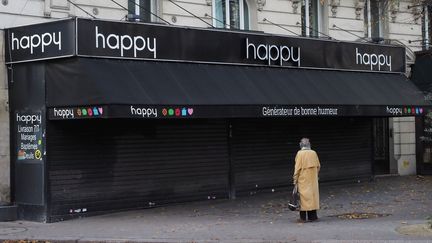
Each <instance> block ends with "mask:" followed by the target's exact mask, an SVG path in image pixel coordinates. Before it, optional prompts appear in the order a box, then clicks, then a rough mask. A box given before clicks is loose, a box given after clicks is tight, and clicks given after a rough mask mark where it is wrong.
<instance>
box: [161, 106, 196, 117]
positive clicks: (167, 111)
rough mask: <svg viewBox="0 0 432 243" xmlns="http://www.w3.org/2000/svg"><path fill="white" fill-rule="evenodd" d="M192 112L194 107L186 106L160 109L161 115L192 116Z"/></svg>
mask: <svg viewBox="0 0 432 243" xmlns="http://www.w3.org/2000/svg"><path fill="white" fill-rule="evenodd" d="M193 113H194V109H193V108H187V107H181V108H180V107H179V108H163V109H162V115H163V116H176V117H187V116H192V114H193Z"/></svg>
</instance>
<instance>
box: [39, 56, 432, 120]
mask: <svg viewBox="0 0 432 243" xmlns="http://www.w3.org/2000/svg"><path fill="white" fill-rule="evenodd" d="M46 85H47V106H48V107H51V108H54V107H80V106H89V107H90V106H97V105H100V106H104V107H106V106H113V107H114V106H116V107H121V106H122V105H123V106H131V105H136V106H147V108H157V109H164V107H165V106H167V109H168V106H173V107H174V106H178V107H179V108H187V107H194V106H195V107H206V109H208V108H213V109H215V110H224V109H225V110H227V109H229V110H230V114H232V113H236V111H234V110H233V109H235V110H237V109H241V107H243V108H244V109H245V110H254V112H255V110H258V111H259V112H261V111H262V108H264V107H266V106H267V107H268V109H270V110H271V112H270V113H269V114H276V115H275V116H279V115H281V114H282V115H281V116H283V114H284V113H286V112H288V113H289V111H284V110H283V109H284V108H287V109H289V108H290V107H291V108H292V109H294V108H297V106H302V108H305V109H306V108H308V109H313V108H314V107H315V108H317V107H318V106H320V107H319V108H323V107H324V108H326V109H327V108H329V109H330V108H332V107H334V108H338V109H339V111H341V109H346V111H345V112H344V113H343V114H341V113H339V114H337V115H349V116H351V115H353V116H355V115H362V116H363V115H368V116H394V115H396V116H398V115H413V114H414V115H420V114H423V107H424V106H429V105H430V103H429V102H428V101H425V100H424V97H423V95H422V93H421V92H420V91H419V90H418V89H417V88H416V87H415V86H414V85H413V84H412V83H411V82H410V81H409V80H407V79H406V78H405V76H403V75H400V74H382V73H365V72H346V71H326V70H306V69H291V68H270V67H268V68H266V67H249V66H229V65H210V64H191V63H175V62H136V61H124V60H121V61H118V60H103V59H91V58H72V59H64V60H62V61H58V60H57V61H55V62H51V63H48V64H47V67H46ZM134 108H136V107H134ZM106 109H107V108H106ZM174 109H175V108H174ZM278 109H282V110H278ZM392 109H400V111H401V113H399V110H392ZM347 111H348V112H347ZM127 112H130V107H129V108H128V111H127ZM160 112H162V111H160ZM237 112H239V113H238V114H240V113H241V111H240V110H238V111H237ZM120 113H122V112H111V114H120ZM207 113H208V111H206V112H205V114H207ZM210 113H211V112H210ZM261 113H262V112H261ZM330 113H331V112H330ZM203 114H204V113H203ZM218 114H219V113H218ZM248 114H249V113H248ZM312 114H313V111H312ZM324 114H327V113H324ZM261 115H262V114H261ZM306 115H307V113H306ZM210 116H211V115H210ZM214 116H217V115H214ZM221 116H223V115H221ZM264 116H265V115H264Z"/></svg>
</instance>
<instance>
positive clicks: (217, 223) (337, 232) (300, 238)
mask: <svg viewBox="0 0 432 243" xmlns="http://www.w3.org/2000/svg"><path fill="white" fill-rule="evenodd" d="M288 195H289V193H288V192H278V191H276V192H274V193H271V192H269V193H266V194H257V195H254V196H251V197H246V198H239V199H237V200H216V201H204V202H197V203H188V204H183V205H176V206H169V207H161V208H155V209H146V210H137V211H128V212H121V213H114V214H109V215H103V216H96V217H89V218H81V219H75V220H69V221H64V222H59V223H53V224H43V223H34V222H27V221H15V222H0V239H3V240H23V239H38V240H46V241H49V242H170V243H171V242H324V241H325V240H333V241H328V242H346V241H345V240H357V241H355V242H363V241H358V240H365V241H364V242H371V241H372V240H373V241H379V240H381V241H379V242H388V241H390V240H395V241H397V242H404V241H411V242H412V241H419V242H432V231H426V230H424V231H418V230H417V231H416V230H414V231H411V232H414V234H412V235H405V234H401V233H399V232H398V231H397V230H398V228H399V227H402V228H401V229H399V231H402V230H404V228H407V227H408V226H410V225H417V224H425V223H426V218H427V217H429V216H432V176H428V177H420V176H418V177H417V176H408V177H398V176H397V177H382V178H378V179H376V181H374V182H362V183H358V184H350V185H339V186H325V185H322V186H321V188H320V196H321V207H322V208H321V210H320V211H319V212H318V216H319V217H320V221H319V222H314V223H304V224H298V223H296V219H297V217H298V213H297V212H291V211H289V209H288V207H287V198H288ZM355 213H362V214H355ZM344 214H345V215H344ZM358 217H366V218H365V219H357V218H358ZM334 240H342V241H334ZM12 242H13V241H12ZM22 242H25V241H22ZM42 242H44V241H42Z"/></svg>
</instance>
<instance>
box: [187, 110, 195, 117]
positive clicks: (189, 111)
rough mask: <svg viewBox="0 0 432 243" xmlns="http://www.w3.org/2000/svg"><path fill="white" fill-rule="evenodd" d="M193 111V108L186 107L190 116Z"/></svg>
mask: <svg viewBox="0 0 432 243" xmlns="http://www.w3.org/2000/svg"><path fill="white" fill-rule="evenodd" d="M193 112H194V110H193V108H188V114H189V115H190V116H192V114H193Z"/></svg>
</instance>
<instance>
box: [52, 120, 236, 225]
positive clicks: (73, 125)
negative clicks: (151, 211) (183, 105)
mask: <svg viewBox="0 0 432 243" xmlns="http://www.w3.org/2000/svg"><path fill="white" fill-rule="evenodd" d="M226 131H227V129H226V122H225V121H222V120H212V121H209V120H165V121H161V120H85V121H83V120H81V121H78V120H75V121H60V122H50V123H49V124H48V137H49V139H47V141H48V149H49V153H48V160H49V162H48V163H49V165H48V166H49V190H50V204H51V205H50V214H51V215H50V216H51V217H50V220H52V221H55V220H61V219H63V218H67V217H74V216H75V217H76V216H77V215H79V214H82V213H85V214H95V213H100V212H106V211H111V210H119V209H132V208H146V207H153V206H158V205H162V204H166V203H176V202H184V201H193V200H207V199H209V198H210V199H216V198H217V199H219V198H226V197H228V169H229V165H228V148H227V144H228V143H227V138H228V136H227V134H226Z"/></svg>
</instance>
